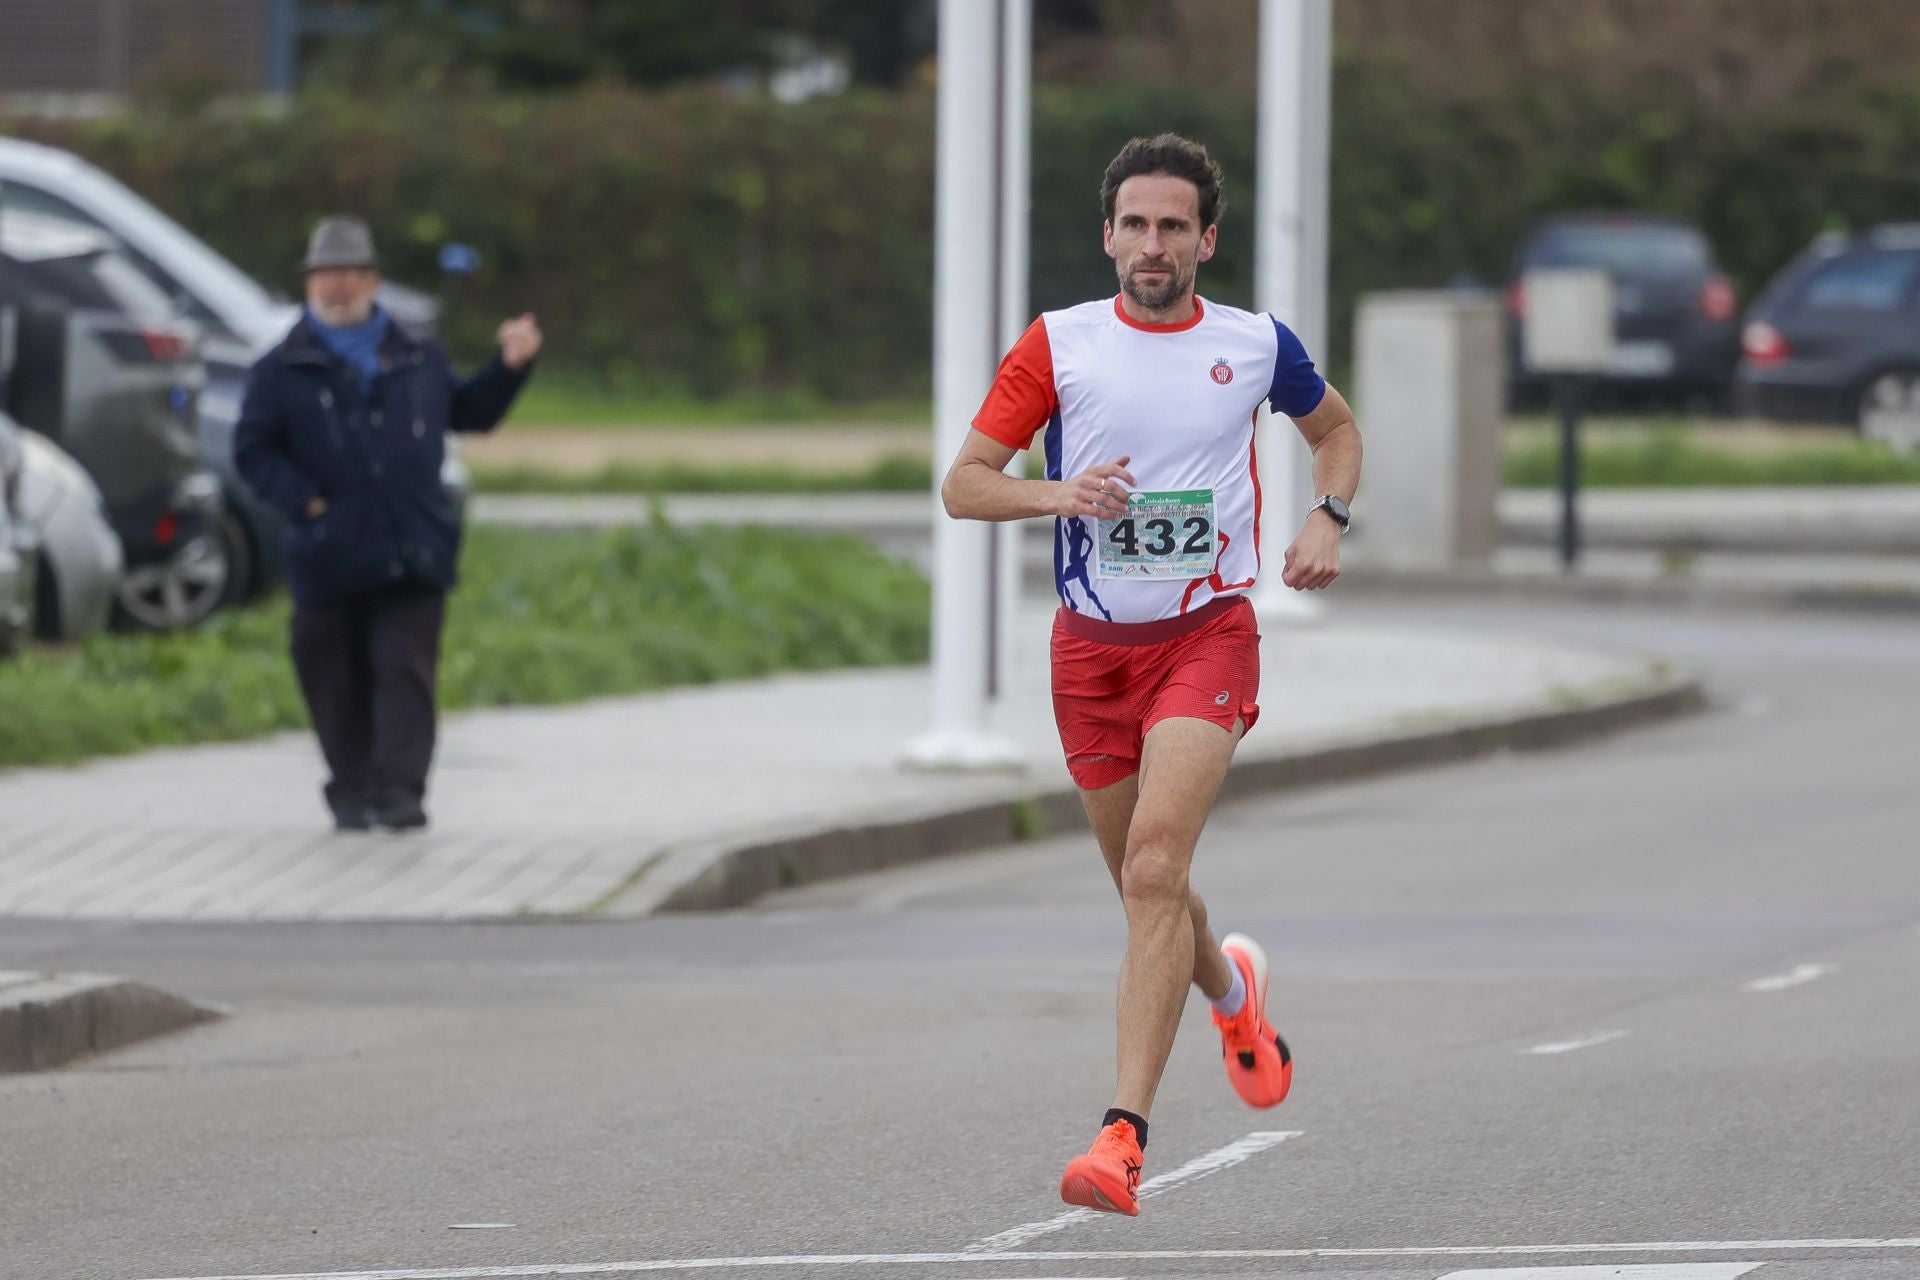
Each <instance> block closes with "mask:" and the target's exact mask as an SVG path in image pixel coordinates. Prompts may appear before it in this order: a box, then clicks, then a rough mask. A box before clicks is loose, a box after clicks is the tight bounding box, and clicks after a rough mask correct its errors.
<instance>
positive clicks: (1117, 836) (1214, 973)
mask: <svg viewBox="0 0 1920 1280" xmlns="http://www.w3.org/2000/svg"><path fill="white" fill-rule="evenodd" d="M1243 732H1244V730H1243V729H1242V728H1241V727H1239V726H1237V725H1236V726H1235V729H1234V735H1235V738H1236V740H1237V739H1238V737H1239V736H1240V734H1241V733H1243ZM1139 798H1140V775H1139V774H1137V773H1136V774H1130V775H1128V776H1127V777H1125V778H1122V779H1121V780H1120V781H1118V782H1116V783H1113V784H1112V785H1110V786H1105V787H1101V788H1099V789H1098V790H1096V791H1085V790H1083V791H1081V793H1080V806H1081V808H1083V809H1085V810H1086V811H1087V821H1088V823H1089V824H1091V825H1092V827H1093V837H1094V839H1095V840H1097V841H1099V842H1100V856H1101V857H1102V858H1104V859H1106V863H1107V874H1109V875H1111V876H1112V877H1113V887H1114V888H1115V889H1118V888H1120V867H1121V863H1122V861H1123V860H1124V859H1125V857H1126V852H1127V829H1128V828H1129V827H1130V826H1132V824H1133V810H1134V806H1135V804H1136V803H1137V802H1138V800H1139ZM1187 914H1188V915H1189V916H1190V917H1191V918H1192V920H1193V984H1194V985H1195V986H1196V987H1199V988H1200V993H1201V994H1202V995H1204V996H1206V998H1207V999H1209V1000H1218V999H1220V997H1222V996H1224V995H1226V994H1227V990H1228V989H1229V988H1230V987H1232V985H1233V973H1232V972H1231V971H1230V970H1229V969H1228V968H1227V958H1226V956H1224V955H1222V954H1221V951H1220V942H1219V940H1218V939H1217V938H1215V937H1214V936H1213V929H1212V927H1211V926H1210V925H1209V924H1208V923H1207V904H1206V901H1205V900H1204V899H1202V898H1201V896H1200V894H1199V893H1198V891H1196V890H1194V889H1192V888H1191V887H1189V888H1188V890H1187Z"/></svg>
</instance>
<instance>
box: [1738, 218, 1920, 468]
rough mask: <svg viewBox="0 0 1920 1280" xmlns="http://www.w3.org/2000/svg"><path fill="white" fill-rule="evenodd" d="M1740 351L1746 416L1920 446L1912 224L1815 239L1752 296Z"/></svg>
mask: <svg viewBox="0 0 1920 1280" xmlns="http://www.w3.org/2000/svg"><path fill="white" fill-rule="evenodd" d="M1744 348H1745V358H1744V359H1743V360H1742V361H1741V365H1740V383H1739V398H1740V402H1741V404H1742V405H1743V406H1745V407H1746V408H1747V409H1748V410H1749V411H1750V412H1753V413H1756V414H1759V415H1761V416H1763V417H1769V418H1785V419H1790V420H1795V421H1803V422H1847V423H1851V424H1853V425H1854V426H1855V427H1856V428H1858V429H1859V430H1860V432H1861V433H1862V434H1864V435H1866V436H1868V437H1870V438H1874V439H1879V440H1884V441H1886V442H1887V443H1889V444H1893V445H1896V446H1899V447H1902V448H1908V449H1912V448H1920V225H1911V226H1885V227H1876V228H1875V229H1873V230H1871V231H1867V232H1863V233H1861V234H1859V235H1853V236H1846V235H1827V236H1822V237H1821V238H1820V239H1818V240H1815V241H1814V242H1813V244H1812V245H1810V246H1809V247H1808V248H1807V249H1806V251H1805V252H1803V253H1802V254H1801V255H1800V256H1799V257H1797V258H1795V259H1794V260H1793V261H1792V262H1790V263H1788V264H1787V266H1786V267H1785V268H1784V269H1783V270H1782V271H1781V272H1780V274H1779V275H1777V276H1775V277H1774V278H1773V280H1772V281H1771V282H1769V283H1768V285H1767V287H1766V288H1765V289H1764V290H1762V291H1761V294H1760V296H1759V297H1758V298H1757V299H1755V301H1754V304H1753V307H1752V309H1751V310H1750V311H1749V312H1748V313H1747V326H1746V332H1745V335H1744Z"/></svg>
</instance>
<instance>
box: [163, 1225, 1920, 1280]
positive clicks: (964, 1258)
mask: <svg viewBox="0 0 1920 1280" xmlns="http://www.w3.org/2000/svg"><path fill="white" fill-rule="evenodd" d="M1827 1250H1833V1251H1836V1252H1840V1251H1845V1252H1858V1251H1875V1252H1890V1251H1894V1250H1915V1251H1920V1236H1912V1237H1904V1238H1902V1237H1890V1238H1888V1239H1884V1240H1868V1239H1847V1240H1667V1241H1657V1242H1641V1243H1639V1244H1496V1245H1485V1246H1476V1245H1433V1246H1430V1247H1428V1248H1420V1247H1417V1246H1416V1247H1410V1248H1408V1247H1403V1248H1375V1249H1140V1250H1131V1251H1128V1250H1118V1249H1102V1250H1094V1249H1088V1250H1066V1249H1053V1250H1049V1249H1035V1250H1031V1251H1028V1252H1024V1253H982V1252H967V1253H796V1254H772V1255H762V1256H760V1257H744V1258H662V1259H648V1260H646V1261H638V1262H572V1263H567V1262H549V1263H532V1264H529V1265H524V1266H517V1267H438V1268H431V1267H430V1268H423V1269H415V1270H399V1271H302V1272H297V1273H286V1272H282V1273H278V1274H271V1273H269V1274H259V1275H227V1276H173V1277H168V1278H167V1280H519V1278H520V1277H528V1276H620V1275H640V1274H652V1273H653V1272H656V1271H725V1270H738V1269H740V1268H743V1267H857V1266H894V1267H922V1266H951V1265H953V1264H955V1263H962V1262H1047V1263H1061V1262H1290V1261H1308V1260H1312V1259H1322V1258H1472V1257H1480V1258H1512V1257H1556V1256H1557V1257H1565V1256H1569V1255H1575V1254H1609V1253H1804V1252H1825V1251H1827ZM1614 1270H1619V1268H1617V1267H1616V1268H1614Z"/></svg>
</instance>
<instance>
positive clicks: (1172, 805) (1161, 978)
mask: <svg viewBox="0 0 1920 1280" xmlns="http://www.w3.org/2000/svg"><path fill="white" fill-rule="evenodd" d="M1237 729H1238V726H1236V730H1237ZM1236 730H1228V729H1223V728H1221V727H1220V726H1219V725H1215V724H1209V723H1207V722H1206V721H1204V720H1195V719H1188V718H1184V717H1182V718H1176V719H1169V720H1162V721H1161V722H1160V723H1159V724H1157V725H1155V726H1154V727H1153V728H1152V730H1151V731H1149V732H1148V734H1147V737H1146V745H1145V747H1144V749H1143V751H1142V753H1141V759H1140V780H1139V797H1138V799H1137V800H1136V801H1135V802H1134V809H1133V819H1132V821H1131V822H1129V823H1128V825H1127V839H1126V844H1125V847H1124V850H1123V852H1122V855H1121V862H1120V899H1121V902H1122V903H1123V904H1124V905H1125V907H1126V912H1127V956H1126V959H1125V960H1124V961H1123V962H1122V963H1121V966H1120V994H1119V1016H1118V1036H1117V1049H1118V1059H1119V1069H1118V1073H1117V1081H1116V1085H1115V1089H1114V1101H1113V1105H1114V1106H1115V1107H1116V1108H1118V1109H1121V1110H1124V1111H1131V1112H1133V1113H1134V1114H1135V1115H1138V1116H1141V1117H1143V1118H1144V1117H1146V1116H1147V1115H1148V1114H1149V1112H1150V1110H1151V1109H1152V1107H1153V1098H1154V1094H1155V1093H1156V1092H1158V1091H1159V1088H1160V1077H1161V1075H1162V1074H1163V1073H1164V1072H1165V1071H1166V1067H1167V1058H1168V1056H1169V1055H1170V1054H1171V1053H1172V1051H1173V1039H1174V1035H1175V1033H1176V1032H1177V1031H1178V1030H1179V1027H1180V1011H1181V1010H1182V1009H1183V1008H1184V1007H1185V1005H1186V1001H1187V984H1188V983H1189V982H1191V981H1192V980H1193V977H1194V970H1195V967H1196V964H1197V962H1198V959H1199V955H1198V951H1199V948H1198V945H1197V943H1198V938H1197V935H1196V931H1195V928H1194V924H1195V921H1194V917H1193V913H1192V910H1191V904H1190V898H1191V893H1192V890H1191V888H1190V886H1189V885H1188V882H1187V878H1188V872H1189V870H1190V869H1191V867H1192V865H1193V850H1194V846H1195V845H1196V844H1198V843H1199V840H1200V832H1201V829H1202V828H1204V827H1205V826H1206V823H1207V815H1208V814H1209V813H1210V812H1212V809H1213V802H1214V799H1215V798H1216V797H1217V796H1218V795H1219V794H1220V784H1221V782H1222V781H1224V780H1225V778H1226V775H1227V766H1228V764H1230V763H1231V762H1232V760H1233V749H1234V746H1235V744H1236V743H1237V742H1238V740H1239V733H1238V732H1237V731H1236ZM1214 951H1215V954H1217V953H1218V948H1215V949H1214ZM1223 967H1224V966H1223ZM1210 976H1211V975H1210ZM1230 981H1231V979H1230V978H1229V979H1227V980H1225V981H1220V982H1219V983H1218V984H1217V986H1218V990H1219V991H1220V992H1221V993H1222V994H1225V992H1226V990H1227V988H1228V986H1229V985H1230Z"/></svg>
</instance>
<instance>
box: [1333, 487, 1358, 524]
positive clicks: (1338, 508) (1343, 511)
mask: <svg viewBox="0 0 1920 1280" xmlns="http://www.w3.org/2000/svg"><path fill="white" fill-rule="evenodd" d="M1327 511H1328V513H1329V514H1331V515H1332V516H1333V518H1334V519H1335V520H1338V521H1339V522H1340V523H1341V524H1346V523H1347V522H1348V521H1349V520H1351V519H1353V515H1352V513H1351V512H1349V511H1348V510H1347V504H1346V503H1344V502H1342V501H1341V500H1340V499H1338V498H1336V497H1334V496H1333V495H1332V494H1328V495H1327Z"/></svg>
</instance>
